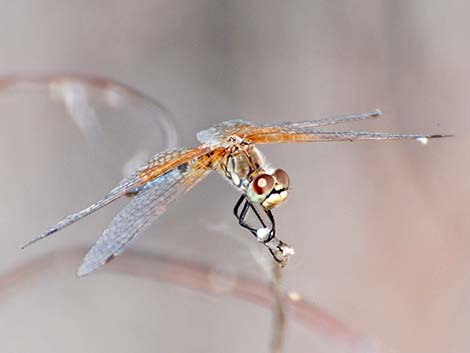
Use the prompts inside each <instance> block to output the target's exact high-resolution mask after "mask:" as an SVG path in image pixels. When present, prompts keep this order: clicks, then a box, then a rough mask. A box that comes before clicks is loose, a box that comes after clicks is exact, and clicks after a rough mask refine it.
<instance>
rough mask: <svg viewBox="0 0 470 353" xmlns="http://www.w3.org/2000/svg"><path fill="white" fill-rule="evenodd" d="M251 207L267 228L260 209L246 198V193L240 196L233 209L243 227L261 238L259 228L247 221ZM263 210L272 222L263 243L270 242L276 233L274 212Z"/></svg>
mask: <svg viewBox="0 0 470 353" xmlns="http://www.w3.org/2000/svg"><path fill="white" fill-rule="evenodd" d="M243 201H244V202H245V203H244V204H243ZM242 204H243V207H242V208H241V211H240V207H241V205H242ZM250 208H251V210H252V211H253V213H254V214H255V216H256V218H257V219H258V221H259V222H260V223H261V225H262V227H263V228H267V227H266V223H265V221H264V220H263V218H262V217H261V215H260V214H259V212H258V210H257V209H256V208H255V206H253V204H252V203H251V202H249V201H248V200H247V199H246V197H245V195H242V196H241V197H240V199H239V200H238V201H237V203H236V205H235V207H234V209H233V213H234V215H235V217H236V218H237V219H238V223H239V224H240V225H241V226H242V227H243V228H245V229H248V230H249V231H250V232H251V233H252V234H253V235H254V236H255V237H256V238H259V234H258V230H259V228H253V227H251V226H250V225H249V224H248V223H247V222H246V217H247V215H248V211H249V209H250ZM263 211H264V212H265V213H266V215H267V216H268V219H269V221H270V223H271V226H270V227H269V228H268V229H269V235H268V236H267V237H266V239H263V243H268V242H269V241H271V240H272V239H273V238H274V235H275V222H274V217H273V214H272V212H271V211H269V210H264V209H263Z"/></svg>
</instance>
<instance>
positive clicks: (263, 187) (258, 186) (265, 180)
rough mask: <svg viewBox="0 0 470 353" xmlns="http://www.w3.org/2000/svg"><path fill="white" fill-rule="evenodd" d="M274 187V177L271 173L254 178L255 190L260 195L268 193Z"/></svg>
mask: <svg viewBox="0 0 470 353" xmlns="http://www.w3.org/2000/svg"><path fill="white" fill-rule="evenodd" d="M273 187H274V178H273V177H272V176H271V175H269V174H261V175H258V176H257V177H256V178H255V179H254V180H253V190H254V191H255V193H256V194H258V195H265V194H268V193H269V192H270V191H271V190H272V189H273Z"/></svg>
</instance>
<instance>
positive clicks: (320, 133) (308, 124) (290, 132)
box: [239, 110, 448, 144]
mask: <svg viewBox="0 0 470 353" xmlns="http://www.w3.org/2000/svg"><path fill="white" fill-rule="evenodd" d="M381 114H382V113H381V112H380V111H379V110H377V111H375V112H371V113H365V114H353V115H344V116H338V117H333V118H326V119H320V120H312V121H301V122H284V123H278V124H263V125H257V126H253V127H252V128H250V129H245V130H241V134H240V135H239V136H240V137H241V138H243V139H244V140H245V141H247V142H252V143H260V144H263V143H291V142H315V141H355V140H417V141H420V142H422V143H426V142H427V141H428V140H429V139H431V138H438V137H446V136H448V135H427V134H393V133H384V132H370V131H324V130H319V129H318V127H319V126H324V125H332V124H338V123H346V122H352V121H358V120H365V119H370V118H374V117H378V116H380V115H381Z"/></svg>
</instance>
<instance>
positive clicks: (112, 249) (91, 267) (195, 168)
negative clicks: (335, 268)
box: [22, 110, 449, 276]
mask: <svg viewBox="0 0 470 353" xmlns="http://www.w3.org/2000/svg"><path fill="white" fill-rule="evenodd" d="M382 114H383V113H382V112H381V111H380V110H375V111H372V112H369V113H363V114H349V115H342V116H335V117H328V118H323V119H319V120H307V121H300V122H281V123H272V124H266V123H254V122H248V121H243V120H238V119H237V120H229V121H226V122H222V123H219V124H216V125H214V126H212V127H210V128H208V129H206V130H203V131H201V132H199V133H197V139H198V141H199V143H200V145H199V146H197V147H195V148H176V149H170V150H166V151H163V152H160V153H157V154H156V155H154V156H153V157H152V158H151V159H150V160H149V161H148V162H147V163H146V164H145V165H143V166H142V167H140V168H138V169H137V170H135V171H134V172H133V173H132V174H131V175H130V176H129V177H127V178H125V179H123V180H122V181H121V182H120V183H119V184H118V185H117V186H116V187H115V188H113V189H112V190H111V191H110V192H109V193H108V194H107V195H106V196H105V197H104V198H102V199H100V200H98V201H97V202H95V203H93V204H92V205H91V206H89V207H87V208H85V209H83V210H81V211H78V212H75V213H72V214H70V215H68V216H66V217H64V218H63V219H61V220H60V221H58V222H57V223H56V224H55V225H53V226H52V227H51V228H49V229H48V230H47V231H45V232H44V233H41V234H39V235H37V236H36V237H34V238H33V239H32V240H30V241H29V242H28V243H26V244H25V245H24V246H23V247H22V248H23V249H24V248H25V247H27V246H29V245H31V244H33V243H35V242H37V241H39V240H41V239H44V238H47V237H49V236H51V235H52V234H55V233H56V232H58V231H60V230H62V229H64V228H66V227H68V226H70V225H71V224H73V223H75V222H77V221H79V220H81V219H82V218H84V217H86V216H88V215H90V214H92V213H94V212H96V211H98V210H99V209H101V208H102V207H104V206H106V205H108V204H110V203H111V202H113V201H115V200H117V199H118V198H121V197H123V196H129V197H130V198H131V200H130V202H129V203H128V204H127V205H126V206H125V207H124V208H123V209H122V210H121V211H120V212H119V213H118V214H117V215H116V216H115V217H114V218H113V219H112V221H111V222H110V224H109V225H108V226H107V227H106V229H105V230H104V231H103V233H102V234H101V236H100V237H99V238H98V239H97V241H96V242H95V244H94V245H93V246H92V247H91V249H90V250H89V251H88V253H87V254H86V255H85V257H84V259H83V262H82V264H81V266H80V267H79V269H78V272H77V275H78V276H84V275H87V274H89V273H91V272H94V271H95V270H97V269H98V268H100V267H101V266H102V265H104V264H106V263H108V262H109V261H111V260H112V259H114V258H115V257H116V256H118V255H120V254H122V253H123V252H124V251H125V249H126V248H128V246H129V245H130V244H131V243H133V242H134V241H135V240H137V239H138V238H139V237H140V236H141V235H142V234H143V233H144V232H145V231H146V230H147V229H148V228H149V226H150V225H151V224H152V223H154V222H155V221H156V220H157V219H158V218H159V217H160V216H161V215H163V214H164V213H165V211H166V210H167V208H168V206H169V205H170V204H171V203H172V202H173V201H174V200H176V199H178V198H179V197H180V196H182V195H184V194H185V193H186V192H188V191H189V190H190V189H191V188H193V187H194V186H195V185H196V184H198V183H199V182H200V181H201V180H203V179H204V178H205V177H206V176H207V175H208V174H209V173H210V172H212V171H217V172H219V174H221V175H222V177H223V178H225V179H227V180H228V181H229V182H230V184H232V185H233V186H234V187H235V188H236V189H237V190H238V191H240V192H241V196H240V197H239V199H238V201H237V202H236V204H235V207H234V209H233V213H234V215H235V217H236V218H237V220H238V223H239V225H240V226H241V227H243V228H245V229H247V230H248V231H249V232H251V233H252V234H253V235H254V236H255V237H256V238H257V240H258V241H259V242H262V243H264V244H267V243H269V242H271V241H272V240H273V239H275V230H276V229H275V220H274V216H273V214H272V210H273V209H275V208H276V207H278V206H280V205H281V204H283V203H284V202H285V201H286V200H287V199H288V195H289V191H290V187H291V183H290V179H289V176H288V174H287V172H286V171H284V170H283V169H280V168H274V167H272V166H271V165H270V164H269V163H268V162H267V160H266V159H265V157H264V156H263V154H262V153H261V151H260V150H259V149H258V147H257V145H262V144H272V143H300V142H321V141H327V142H329V141H356V140H416V141H419V142H421V143H423V144H425V143H427V142H428V141H429V140H430V139H435V138H441V137H447V136H449V135H443V134H434V135H430V134H395V133H384V132H370V131H328V130H324V129H323V127H325V126H330V125H335V124H339V123H348V122H357V121H361V120H366V119H371V118H376V117H379V116H381V115H382ZM249 212H251V213H252V214H254V215H255V216H256V218H257V219H258V221H259V222H260V226H259V227H256V226H254V225H253V224H251V223H250V222H248V221H247V218H248V214H249ZM276 244H277V246H278V250H280V253H277V252H276V251H273V250H272V248H271V249H270V251H271V254H272V255H273V257H274V259H275V260H276V261H278V262H280V263H282V262H283V260H284V259H285V258H284V257H283V256H286V254H285V253H282V252H283V251H285V250H286V249H289V248H288V247H285V248H281V247H282V245H284V243H282V242H278V243H276Z"/></svg>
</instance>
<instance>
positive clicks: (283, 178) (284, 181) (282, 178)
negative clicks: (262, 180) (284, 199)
mask: <svg viewBox="0 0 470 353" xmlns="http://www.w3.org/2000/svg"><path fill="white" fill-rule="evenodd" d="M273 175H274V177H275V178H276V180H277V182H278V183H279V184H281V185H282V186H284V188H286V189H287V188H289V185H290V180H289V176H288V175H287V173H286V172H285V171H284V170H282V169H276V170H275V171H274V173H273Z"/></svg>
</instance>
